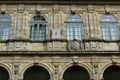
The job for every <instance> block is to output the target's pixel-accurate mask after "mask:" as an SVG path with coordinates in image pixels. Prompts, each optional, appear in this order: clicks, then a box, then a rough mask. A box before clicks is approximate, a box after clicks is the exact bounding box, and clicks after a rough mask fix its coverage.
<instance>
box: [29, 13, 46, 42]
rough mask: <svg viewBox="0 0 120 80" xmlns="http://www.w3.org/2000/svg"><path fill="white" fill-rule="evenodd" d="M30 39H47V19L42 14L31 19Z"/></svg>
mask: <svg viewBox="0 0 120 80" xmlns="http://www.w3.org/2000/svg"><path fill="white" fill-rule="evenodd" d="M30 39H31V40H45V39H46V19H45V18H44V17H43V16H41V15H36V16H34V17H32V19H31V21H30Z"/></svg>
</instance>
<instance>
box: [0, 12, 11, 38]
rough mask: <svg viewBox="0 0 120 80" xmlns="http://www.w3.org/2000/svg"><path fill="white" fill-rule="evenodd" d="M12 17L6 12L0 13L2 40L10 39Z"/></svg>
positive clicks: (0, 35)
mask: <svg viewBox="0 0 120 80" xmlns="http://www.w3.org/2000/svg"><path fill="white" fill-rule="evenodd" d="M10 21H11V19H10V17H9V16H8V15H6V14H0V40H7V39H9V35H10Z"/></svg>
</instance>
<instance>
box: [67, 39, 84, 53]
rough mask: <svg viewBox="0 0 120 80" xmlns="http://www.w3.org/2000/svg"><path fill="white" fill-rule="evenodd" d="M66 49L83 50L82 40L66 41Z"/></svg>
mask: <svg viewBox="0 0 120 80" xmlns="http://www.w3.org/2000/svg"><path fill="white" fill-rule="evenodd" d="M67 49H68V50H69V51H81V50H84V45H83V42H82V41H78V40H73V41H68V43H67Z"/></svg>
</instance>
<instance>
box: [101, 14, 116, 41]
mask: <svg viewBox="0 0 120 80" xmlns="http://www.w3.org/2000/svg"><path fill="white" fill-rule="evenodd" d="M101 26H102V35H103V39H105V40H118V29H117V24H116V19H115V17H114V16H112V15H104V16H103V17H102V20H101Z"/></svg>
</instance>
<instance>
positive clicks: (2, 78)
mask: <svg viewBox="0 0 120 80" xmlns="http://www.w3.org/2000/svg"><path fill="white" fill-rule="evenodd" d="M8 79H11V76H10V73H9V71H8V70H7V69H6V68H5V67H3V66H1V65H0V80H8Z"/></svg>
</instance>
